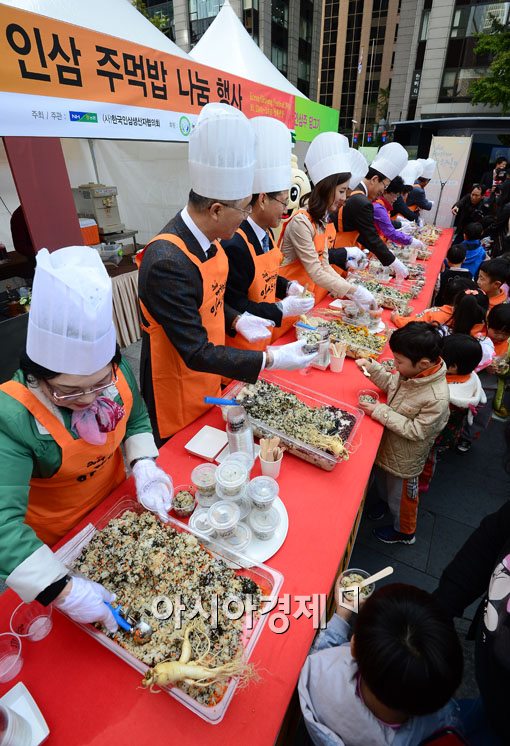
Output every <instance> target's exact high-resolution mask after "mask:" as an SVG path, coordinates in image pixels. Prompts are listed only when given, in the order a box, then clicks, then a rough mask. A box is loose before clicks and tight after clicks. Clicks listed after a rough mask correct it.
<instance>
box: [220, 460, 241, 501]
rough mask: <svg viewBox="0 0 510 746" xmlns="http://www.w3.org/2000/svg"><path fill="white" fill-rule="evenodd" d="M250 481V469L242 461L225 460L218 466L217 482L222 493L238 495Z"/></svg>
mask: <svg viewBox="0 0 510 746" xmlns="http://www.w3.org/2000/svg"><path fill="white" fill-rule="evenodd" d="M247 481H248V469H247V468H246V466H245V465H244V464H242V463H241V462H240V461H224V462H223V463H222V464H220V465H219V466H218V467H217V468H216V484H217V485H218V487H219V491H220V494H223V495H225V496H228V497H235V496H236V495H238V494H239V493H240V492H241V490H242V488H243V486H244V485H245V484H246V482H247Z"/></svg>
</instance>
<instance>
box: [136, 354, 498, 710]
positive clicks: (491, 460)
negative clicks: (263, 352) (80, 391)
mask: <svg viewBox="0 0 510 746" xmlns="http://www.w3.org/2000/svg"><path fill="white" fill-rule="evenodd" d="M140 347H141V343H140V342H137V343H135V344H134V345H131V346H130V347H128V348H126V349H125V350H123V353H124V354H125V356H126V357H127V358H128V360H129V362H130V363H131V366H132V368H133V371H134V372H135V374H136V376H137V377H138V368H139V358H140ZM504 427H505V426H504V424H502V423H500V422H496V421H494V420H493V421H491V423H490V425H489V428H488V429H487V431H486V432H485V433H483V435H482V437H481V438H480V440H479V441H476V442H475V443H474V445H473V446H472V448H471V450H470V451H469V452H468V453H466V454H462V455H461V454H458V453H456V452H451V453H447V454H446V455H444V456H443V458H442V460H441V461H440V462H439V464H438V468H437V471H436V475H435V477H434V480H433V482H432V485H431V488H430V490H429V492H428V493H427V494H426V495H425V496H424V497H423V499H422V501H421V505H420V512H419V520H418V530H417V539H416V543H415V544H414V545H412V546H403V545H395V546H392V545H387V544H382V543H381V542H379V541H377V539H375V537H373V536H372V528H373V527H374V526H375V525H379V524H375V523H373V522H372V521H370V520H369V519H368V518H367V517H366V516H364V517H363V519H362V522H361V525H360V530H359V534H358V538H357V541H356V545H355V547H354V551H353V555H352V558H351V563H350V564H351V567H361V568H364V569H365V570H369V571H371V572H375V571H377V570H379V569H381V568H382V567H384V566H386V565H387V564H390V563H391V564H392V565H393V567H394V568H395V573H394V574H393V576H392V577H391V578H388V579H387V580H386V581H382V582H391V581H401V582H405V583H414V584H415V585H417V586H420V587H421V588H424V589H425V590H430V591H432V590H434V588H435V587H436V585H437V581H438V578H439V576H440V574H441V572H442V570H443V568H444V567H445V566H446V564H447V563H448V562H449V561H450V559H451V558H452V557H453V556H454V554H455V552H456V551H457V550H458V549H459V548H460V547H461V546H462V544H463V543H464V541H465V540H466V538H467V537H468V536H469V535H470V533H471V532H472V531H473V529H474V528H476V527H477V526H478V525H479V523H480V521H481V519H482V518H483V517H484V516H485V515H487V514H488V513H491V512H494V511H495V510H497V509H498V508H499V507H500V506H501V505H502V504H503V503H504V502H505V501H506V500H508V498H509V495H510V476H509V475H508V474H507V473H506V471H505V469H504V456H505V448H506V446H505V440H504ZM475 608H476V605H475V604H474V605H473V606H471V607H470V608H469V609H467V610H466V613H465V616H464V618H463V619H461V620H459V623H458V629H459V633H460V634H461V639H463V645H464V652H465V659H466V666H465V676H464V681H463V684H462V688H461V690H460V692H459V696H462V697H469V696H475V695H476V683H475V681H474V667H473V644H472V643H470V642H468V641H466V640H464V634H465V633H466V632H467V629H468V627H469V621H470V619H472V617H473V614H474V611H475Z"/></svg>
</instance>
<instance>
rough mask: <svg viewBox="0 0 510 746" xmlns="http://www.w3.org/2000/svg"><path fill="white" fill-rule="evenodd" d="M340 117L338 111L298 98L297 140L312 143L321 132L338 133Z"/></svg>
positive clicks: (295, 128)
mask: <svg viewBox="0 0 510 746" xmlns="http://www.w3.org/2000/svg"><path fill="white" fill-rule="evenodd" d="M338 116H339V113H338V111H337V110H336V109H330V107H329V106H323V105H322V104H317V103H316V102H315V101H309V100H308V99H307V98H299V97H296V118H295V127H294V130H295V133H296V140H301V141H303V142H311V141H312V140H313V138H314V137H315V136H316V135H318V134H319V133H320V132H338Z"/></svg>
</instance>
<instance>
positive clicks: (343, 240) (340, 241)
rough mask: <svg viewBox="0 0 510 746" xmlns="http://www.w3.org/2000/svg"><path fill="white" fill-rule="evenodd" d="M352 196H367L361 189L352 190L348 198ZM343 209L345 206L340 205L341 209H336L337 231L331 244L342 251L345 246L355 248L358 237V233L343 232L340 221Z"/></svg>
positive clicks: (341, 220) (341, 221)
mask: <svg viewBox="0 0 510 746" xmlns="http://www.w3.org/2000/svg"><path fill="white" fill-rule="evenodd" d="M354 194H363V195H364V196H365V197H366V196H367V195H366V194H365V192H364V191H363V189H354V191H352V192H351V193H350V195H349V197H352V196H353V195H354ZM344 207H345V205H342V207H340V208H339V209H338V229H337V232H336V236H335V241H334V244H333V245H334V247H335V249H342V248H344V247H345V246H356V242H357V240H358V236H359V231H345V230H344V226H343V219H342V215H343V211H344Z"/></svg>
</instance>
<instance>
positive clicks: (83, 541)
mask: <svg viewBox="0 0 510 746" xmlns="http://www.w3.org/2000/svg"><path fill="white" fill-rule="evenodd" d="M128 510H131V511H134V512H136V513H143V512H145V511H144V509H143V507H142V506H141V505H140V504H139V503H138V501H137V500H136V499H135V498H134V497H131V496H126V497H123V498H121V499H120V500H118V501H117V502H115V503H114V504H113V506H111V507H109V509H106V508H105V506H104V504H101V505H99V506H98V507H97V508H96V509H95V510H94V511H92V513H89V514H88V515H87V516H86V518H85V519H84V520H83V521H82V522H81V524H79V525H78V526H77V527H76V528H75V529H73V531H72V536H71V538H70V539H69V540H68V541H67V543H64V544H63V545H62V546H61V547H60V549H58V550H56V551H57V555H58V558H59V559H60V560H61V561H62V562H64V564H65V565H67V566H68V567H69V568H71V567H72V566H73V564H74V562H75V561H76V559H77V558H78V557H79V556H80V554H81V552H82V550H83V549H84V547H85V546H87V544H89V542H90V541H91V540H92V538H93V537H94V535H95V534H96V532H97V531H100V530H101V529H103V528H104V527H105V526H106V525H107V523H108V522H109V521H111V520H112V518H119V517H120V516H122V515H123V514H124V513H125V512H126V511H128ZM193 517H194V516H192V518H193ZM166 525H167V526H169V527H170V528H172V529H174V530H175V531H177V532H179V533H181V532H184V533H188V534H192V535H195V536H197V538H198V540H199V542H200V544H201V545H202V546H203V547H204V548H206V549H207V550H208V551H211V552H213V553H214V555H215V556H217V557H219V558H220V559H222V560H223V561H224V562H226V563H227V564H228V565H229V566H230V567H231V568H233V569H234V570H235V571H236V572H237V574H239V575H243V576H244V577H247V578H251V579H252V580H254V581H255V582H256V583H257V584H258V585H259V586H260V587H261V588H262V589H263V591H264V595H265V596H266V597H268V598H269V599H272V601H275V600H276V599H277V598H278V594H279V591H280V589H281V587H282V584H283V575H281V573H279V572H277V571H276V570H273V569H272V568H270V567H268V566H267V565H262V564H259V563H257V562H253V563H251V567H250V568H249V570H247V569H246V568H245V564H246V560H245V558H243V557H241V556H240V555H239V554H238V553H237V552H236V551H234V550H233V549H232V548H231V547H229V546H227V545H226V544H220V543H218V542H217V541H216V540H215V539H212V540H207V539H205V538H204V537H203V535H197V534H195V532H194V531H193V529H192V528H191V527H189V526H186V525H184V524H183V523H181V522H180V521H178V520H175V519H174V518H172V517H171V518H170V520H169V522H168V523H167V524H166ZM267 618H268V614H261V615H260V616H257V617H255V619H254V625H253V628H250V627H249V626H246V627H245V631H244V636H243V645H244V658H245V660H246V661H249V659H250V657H251V655H252V653H253V650H254V648H255V645H256V644H257V641H258V639H259V637H260V634H261V632H262V630H263V628H264V624H265V623H266V621H267ZM79 626H80V627H81V628H82V629H83V631H84V632H86V633H87V634H89V635H90V636H91V637H93V638H94V639H96V640H97V642H99V643H101V644H102V645H103V646H104V647H106V648H108V649H109V650H110V651H111V652H112V653H114V654H115V655H117V656H118V657H119V658H122V659H123V660H124V661H125V662H126V663H127V664H128V665H130V666H131V667H132V668H134V669H135V670H136V671H138V672H139V673H140V674H141V676H143V675H145V673H146V672H147V670H148V666H147V665H146V664H145V663H142V661H140V660H139V659H138V658H135V656H134V655H131V653H128V651H127V650H125V649H124V648H122V647H121V646H120V645H118V644H117V643H116V642H115V640H113V639H110V638H109V637H107V636H106V635H105V634H104V633H103V632H102V631H101V630H99V629H96V628H95V627H94V626H93V625H92V624H79ZM237 685H238V679H235V678H234V679H231V680H230V681H229V682H228V684H227V687H226V689H225V691H224V692H223V696H222V697H221V699H220V700H219V701H218V702H217V703H216V704H214V705H211V706H207V705H202V704H200V702H198V701H197V700H195V699H193V698H192V697H190V696H189V695H187V694H186V693H185V692H183V691H182V690H181V689H179V688H178V687H171V686H164V687H161V688H162V689H163V691H165V692H166V693H167V694H168V695H169V696H170V697H173V698H174V699H176V700H178V701H179V702H180V703H181V704H182V705H184V706H185V707H187V708H188V709H189V710H191V711H192V712H193V713H194V714H195V715H198V716H199V717H201V718H202V719H203V720H205V721H206V722H208V723H210V724H211V725H216V724H218V723H219V722H221V720H222V719H223V717H224V715H225V712H226V711H227V708H228V706H229V704H230V702H231V700H232V697H233V696H234V693H235V690H236V688H237Z"/></svg>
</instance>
